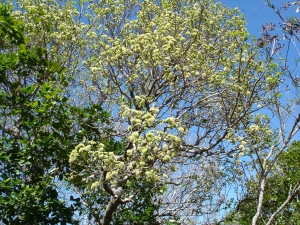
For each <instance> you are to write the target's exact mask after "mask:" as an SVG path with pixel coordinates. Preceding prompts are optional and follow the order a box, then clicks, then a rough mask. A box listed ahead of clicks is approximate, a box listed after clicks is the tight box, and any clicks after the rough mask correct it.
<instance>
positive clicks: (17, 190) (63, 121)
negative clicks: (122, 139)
mask: <svg viewBox="0 0 300 225" xmlns="http://www.w3.org/2000/svg"><path fill="white" fill-rule="evenodd" d="M0 39H1V40H3V42H1V44H0V219H1V220H2V223H4V224H58V223H60V224H66V223H71V224H76V221H73V219H72V217H73V213H74V211H75V210H76V207H75V206H78V204H77V205H76V204H74V206H73V205H69V206H67V205H66V203H65V202H64V201H62V196H60V195H59V192H58V189H57V183H58V182H59V181H63V179H64V175H65V173H66V172H68V170H69V169H68V157H69V154H70V151H71V150H72V149H73V148H74V146H75V145H76V144H78V142H81V141H82V140H83V139H85V138H89V139H96V138H97V137H98V136H99V134H100V132H99V130H98V129H97V126H98V125H99V124H100V123H102V122H103V121H107V117H108V114H107V113H105V112H103V111H102V109H101V108H100V107H99V106H92V107H86V108H83V107H77V106H71V105H70V103H69V102H68V101H69V100H68V98H67V97H66V96H65V94H64V89H65V88H66V85H67V84H68V81H67V80H66V79H65V78H64V74H63V72H64V70H63V68H61V66H60V65H59V64H58V63H55V62H51V61H49V60H47V51H46V49H41V48H38V47H35V48H30V47H29V45H27V42H26V39H25V37H24V35H23V26H22V24H21V23H20V22H19V21H17V20H15V19H14V18H13V17H12V16H10V13H9V8H8V7H6V6H5V5H3V4H2V5H0ZM75 203H76V202H75ZM0 223H1V222H0Z"/></svg>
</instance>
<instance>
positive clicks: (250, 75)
mask: <svg viewBox="0 0 300 225" xmlns="http://www.w3.org/2000/svg"><path fill="white" fill-rule="evenodd" d="M36 3H38V4H36ZM13 14H14V16H16V17H17V18H19V19H21V20H23V21H24V23H25V24H26V32H27V34H28V37H29V38H30V40H32V42H31V44H32V45H35V46H40V47H44V48H47V49H48V51H47V58H48V59H51V60H55V61H57V62H59V63H60V64H61V65H62V66H64V67H66V76H67V77H68V78H69V79H70V80H71V83H70V85H69V87H68V88H66V92H67V93H68V95H69V96H71V97H72V98H73V99H74V102H73V104H76V105H91V106H92V105H98V106H101V108H103V109H104V110H105V111H107V112H109V113H110V122H107V123H106V124H105V125H103V124H100V125H99V126H96V125H91V126H92V127H93V128H96V129H97V130H98V131H99V132H100V133H101V135H100V136H97V137H95V136H91V137H87V140H83V141H82V142H78V145H77V146H76V147H75V148H74V149H73V151H72V152H71V154H70V157H69V165H70V167H71V170H72V172H71V173H70V174H69V177H68V182H69V183H70V184H71V185H72V187H73V188H74V190H75V191H77V193H78V194H79V196H80V197H81V199H80V201H82V203H83V205H84V207H83V208H82V209H81V210H82V212H84V210H87V212H88V213H89V216H90V217H92V218H93V219H92V223H94V224H126V223H134V222H146V221H149V220H150V219H151V220H150V223H151V224H155V223H159V224H162V223H166V224H172V223H173V224H177V223H181V222H182V221H184V223H185V224H188V223H191V224H193V223H197V220H198V219H200V218H204V219H205V220H206V222H211V221H212V220H213V219H218V218H217V212H218V210H220V209H222V207H225V205H226V204H227V203H228V202H227V200H228V199H226V197H224V194H225V193H226V191H227V190H228V189H227V188H228V187H227V185H229V184H228V180H227V178H228V176H229V175H230V176H231V177H232V174H229V175H228V174H227V173H226V171H224V166H226V165H227V164H228V163H229V164H231V165H235V167H234V168H233V169H234V170H238V169H240V166H239V165H240V158H241V157H243V156H244V155H251V154H253V152H251V151H252V149H251V146H252V144H253V143H252V142H255V143H257V142H259V143H268V141H269V139H270V136H271V135H272V132H271V128H270V127H269V126H268V124H265V121H267V119H265V118H264V117H263V116H261V115H258V114H257V113H255V112H257V111H258V110H260V109H261V108H262V107H264V106H267V105H269V104H270V103H272V99H273V98H274V97H276V95H277V94H278V93H277V92H276V91H274V88H275V87H277V85H278V76H279V75H280V74H278V73H277V66H276V64H274V63H273V64H272V63H271V60H270V57H263V55H262V54H261V51H260V49H259V48H258V47H257V43H256V42H255V40H253V41H252V40H251V39H250V35H249V34H248V32H247V30H246V28H245V20H244V18H243V17H242V16H241V15H240V13H239V11H238V9H229V8H226V7H224V6H222V5H221V4H220V3H215V2H214V1H212V0H204V1H189V0H186V1H165V0H162V1H149V0H146V1H121V0H119V1H102V0H100V1H87V2H85V1H79V2H76V3H74V2H71V1H66V2H60V1H34V2H33V1H27V0H20V1H17V5H16V10H15V11H14V12H13ZM251 41H252V42H253V43H252V42H251ZM107 130H109V132H107ZM262 134H263V136H262ZM245 137H247V138H245ZM233 172H234V171H233ZM230 176H229V177H230ZM216 184H217V185H216ZM204 215H205V216H204ZM221 216H222V215H220V216H219V217H221ZM198 222H199V221H198Z"/></svg>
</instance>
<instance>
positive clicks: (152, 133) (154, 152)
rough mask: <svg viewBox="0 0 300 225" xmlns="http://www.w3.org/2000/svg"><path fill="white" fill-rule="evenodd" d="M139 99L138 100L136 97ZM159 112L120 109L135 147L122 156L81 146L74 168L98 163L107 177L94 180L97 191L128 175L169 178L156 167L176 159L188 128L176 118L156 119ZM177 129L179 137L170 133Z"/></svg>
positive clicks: (73, 155)
mask: <svg viewBox="0 0 300 225" xmlns="http://www.w3.org/2000/svg"><path fill="white" fill-rule="evenodd" d="M137 99H139V98H137ZM158 112H159V111H158V109H157V108H155V107H153V108H150V110H149V111H140V110H136V109H131V108H129V107H128V106H126V105H122V106H121V107H120V115H121V116H122V117H124V118H125V117H126V118H127V119H128V118H129V121H130V123H131V125H129V126H128V131H129V132H130V135H129V136H128V142H131V143H132V146H133V147H132V148H131V149H127V150H125V152H122V154H120V155H116V154H115V153H114V152H112V151H108V149H107V146H105V144H103V143H96V142H91V141H90V142H87V143H86V144H83V143H81V144H79V145H77V146H76V147H75V149H74V150H73V151H72V152H71V154H70V157H69V162H70V164H71V165H84V164H86V163H93V164H97V165H98V166H97V167H98V168H99V170H100V173H102V174H105V178H102V179H104V180H93V182H92V184H91V186H90V188H91V189H94V188H96V187H97V186H98V185H99V184H100V183H101V182H103V181H109V182H110V183H111V184H116V183H117V182H118V181H120V180H121V179H123V178H124V177H125V176H134V177H136V178H137V179H146V180H148V181H156V182H157V181H162V180H163V179H166V178H167V176H166V175H164V174H161V171H160V169H159V168H156V167H155V166H154V164H156V163H162V164H166V163H169V162H170V161H171V160H172V158H174V157H176V156H177V154H178V150H179V147H180V144H181V142H182V139H181V136H182V135H183V134H184V133H185V131H186V129H185V128H184V127H180V126H179V122H178V121H176V119H174V118H173V117H169V118H166V119H163V120H160V121H158V120H157V113H158ZM171 130H172V131H173V132H174V130H176V131H177V134H178V135H174V134H171V133H169V132H168V131H171Z"/></svg>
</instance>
